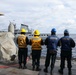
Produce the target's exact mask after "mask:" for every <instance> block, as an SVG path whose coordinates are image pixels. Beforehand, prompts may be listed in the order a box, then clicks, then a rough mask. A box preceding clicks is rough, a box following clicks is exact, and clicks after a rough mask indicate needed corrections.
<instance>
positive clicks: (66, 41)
mask: <svg viewBox="0 0 76 75" xmlns="http://www.w3.org/2000/svg"><path fill="white" fill-rule="evenodd" d="M58 45H59V46H61V54H60V56H61V63H60V69H59V70H58V72H59V73H60V74H63V69H64V68H65V59H67V67H68V75H71V67H72V65H71V58H72V48H73V47H75V42H74V40H73V39H72V38H71V37H70V36H69V32H68V30H67V29H65V30H64V36H63V37H61V38H60V40H59V42H58Z"/></svg>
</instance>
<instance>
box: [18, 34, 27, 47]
mask: <svg viewBox="0 0 76 75" xmlns="http://www.w3.org/2000/svg"><path fill="white" fill-rule="evenodd" d="M18 47H19V48H26V47H27V45H26V36H25V35H20V36H18Z"/></svg>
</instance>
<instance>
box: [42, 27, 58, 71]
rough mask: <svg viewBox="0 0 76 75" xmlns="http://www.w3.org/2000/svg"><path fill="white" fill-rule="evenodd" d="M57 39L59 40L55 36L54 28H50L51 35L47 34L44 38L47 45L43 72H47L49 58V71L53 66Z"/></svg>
mask: <svg viewBox="0 0 76 75" xmlns="http://www.w3.org/2000/svg"><path fill="white" fill-rule="evenodd" d="M58 40H59V38H58V37H57V36H56V29H55V28H53V29H52V30H51V36H48V37H47V38H46V39H45V45H47V55H46V60H45V69H44V72H48V66H49V64H50V58H51V72H52V70H53V68H54V64H55V59H56V54H57V46H58Z"/></svg>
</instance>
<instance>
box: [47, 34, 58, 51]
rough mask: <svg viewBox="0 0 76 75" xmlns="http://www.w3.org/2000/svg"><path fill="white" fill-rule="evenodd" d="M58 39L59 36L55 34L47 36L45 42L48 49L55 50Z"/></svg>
mask: <svg viewBox="0 0 76 75" xmlns="http://www.w3.org/2000/svg"><path fill="white" fill-rule="evenodd" d="M58 40H59V38H58V37H57V36H56V35H51V36H49V37H48V44H47V48H48V50H57V44H58Z"/></svg>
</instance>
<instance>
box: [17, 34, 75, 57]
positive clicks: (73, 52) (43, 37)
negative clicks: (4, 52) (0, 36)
mask: <svg viewBox="0 0 76 75" xmlns="http://www.w3.org/2000/svg"><path fill="white" fill-rule="evenodd" d="M48 35H50V34H42V35H41V36H40V37H42V39H43V41H45V39H46V37H47V36H48ZM17 36H18V35H16V37H17ZM57 36H58V37H59V38H61V37H62V36H64V35H62V34H57ZM27 37H28V38H29V40H30V38H32V37H33V35H27ZM70 37H71V38H73V40H74V41H75V43H76V34H70ZM75 45H76V44H75ZM46 52H47V48H46V45H43V46H42V53H41V56H44V57H45V56H46ZM30 53H31V46H30V45H28V55H30ZM57 57H60V47H58V51H57ZM72 57H73V58H76V46H75V47H74V48H72Z"/></svg>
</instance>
